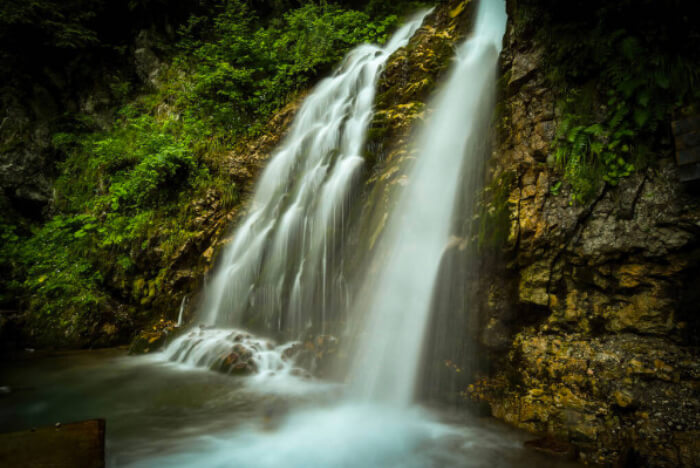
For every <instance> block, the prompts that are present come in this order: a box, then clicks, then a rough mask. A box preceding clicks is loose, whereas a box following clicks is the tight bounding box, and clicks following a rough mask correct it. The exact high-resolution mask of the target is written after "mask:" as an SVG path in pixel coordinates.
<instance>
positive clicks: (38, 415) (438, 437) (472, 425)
mask: <svg viewBox="0 0 700 468" xmlns="http://www.w3.org/2000/svg"><path fill="white" fill-rule="evenodd" d="M35 354H36V353H35ZM35 354H26V355H25V356H23V357H22V358H21V359H18V360H15V361H11V362H5V363H3V374H2V381H3V382H4V384H7V385H10V386H11V388H12V391H11V392H10V393H9V394H5V395H0V431H12V430H22V429H26V428H30V427H38V426H42V425H53V424H55V423H56V422H62V423H64V424H65V423H68V422H71V421H77V420H84V419H89V418H95V417H101V418H105V419H106V421H107V425H106V428H107V430H106V434H107V465H108V466H109V467H127V466H138V467H204V468H206V467H234V466H235V467H250V468H253V467H279V466H286V467H358V468H359V467H372V466H375V467H380V466H381V467H387V466H394V467H400V466H421V467H430V466H465V467H482V466H490V467H494V468H495V467H504V468H505V467H522V468H526V467H532V466H538V465H539V466H548V467H549V466H551V467H561V468H565V467H569V466H578V465H574V464H571V463H568V462H564V461H560V460H557V459H552V458H549V457H545V456H543V455H540V454H537V453H535V452H532V451H529V450H527V449H525V448H523V445H522V442H523V441H524V440H526V439H527V438H531V437H532V436H530V435H528V434H524V433H521V432H518V431H514V430H512V429H510V428H507V427H506V426H505V425H502V424H500V423H498V422H496V421H494V420H492V419H491V418H485V417H475V416H473V415H470V414H469V413H467V412H456V411H455V410H454V409H441V408H439V407H437V408H436V407H432V408H422V407H414V408H412V409H410V410H408V411H404V410H402V411H396V410H391V409H388V408H386V407H384V408H381V407H378V406H376V405H371V404H365V405H363V404H351V403H347V404H342V405H338V404H337V401H338V399H339V395H340V393H341V389H340V388H339V386H338V385H333V384H328V383H323V382H305V386H297V387H294V386H292V387H288V386H283V387H274V386H270V385H266V384H264V383H263V382H260V381H255V379H250V378H247V377H232V376H227V375H224V374H220V373H216V372H211V371H208V370H200V369H197V368H192V367H187V366H183V365H180V364H175V363H167V362H165V361H163V360H159V359H158V358H154V357H133V356H127V354H126V351H125V350H114V349H113V350H101V351H80V352H69V353H58V354H53V355H39V356H37V355H35Z"/></svg>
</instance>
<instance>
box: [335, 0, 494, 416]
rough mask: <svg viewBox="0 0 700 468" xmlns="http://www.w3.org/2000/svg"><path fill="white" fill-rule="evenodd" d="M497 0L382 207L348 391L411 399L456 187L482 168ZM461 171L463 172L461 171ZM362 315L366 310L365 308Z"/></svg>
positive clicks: (486, 3) (403, 401)
mask: <svg viewBox="0 0 700 468" xmlns="http://www.w3.org/2000/svg"><path fill="white" fill-rule="evenodd" d="M505 25H506V13H505V5H504V1H503V0H483V1H482V2H481V3H480V5H479V9H478V13H477V19H476V24H475V27H474V31H473V34H472V36H471V37H470V38H468V40H467V41H466V42H465V43H464V44H463V45H461V46H460V48H459V49H458V51H457V60H456V63H455V65H454V66H453V69H452V71H451V75H450V77H449V79H448V81H447V83H446V84H445V87H444V89H443V90H442V91H441V93H440V94H439V95H438V96H437V98H436V101H435V103H434V106H433V107H434V112H433V114H432V116H431V117H430V119H429V121H428V123H427V124H426V126H425V128H424V129H423V131H422V133H421V135H420V136H419V138H418V140H417V152H418V154H417V158H416V161H415V164H414V165H413V167H412V168H411V169H410V171H409V174H408V181H409V182H408V184H407V186H406V187H405V188H404V190H403V192H402V193H401V194H400V198H399V200H398V203H397V205H396V208H395V209H394V211H393V212H392V213H391V214H390V218H389V225H388V226H387V229H386V234H385V235H384V237H383V239H382V241H381V244H380V245H379V251H378V252H379V253H378V254H377V256H379V257H380V258H383V259H384V263H383V265H382V266H381V268H380V270H379V273H378V274H377V275H372V276H371V277H369V278H368V280H367V282H368V284H366V285H365V286H364V288H363V289H362V290H361V295H360V297H362V298H363V299H362V300H361V301H360V302H358V303H357V304H356V305H355V308H356V309H365V310H357V311H356V312H357V315H359V316H361V317H363V318H362V320H361V322H362V327H361V328H363V329H364V330H365V332H364V333H363V336H362V338H361V339H360V343H359V346H358V349H357V351H356V354H355V361H354V364H353V368H352V371H351V379H350V381H351V388H350V389H349V391H350V394H351V395H354V396H360V397H362V398H364V399H369V400H375V401H384V402H392V403H393V404H397V405H407V404H409V403H410V402H411V401H412V400H413V396H414V392H415V387H416V378H417V373H418V369H419V363H420V357H421V352H422V347H423V342H424V339H425V335H426V328H427V326H428V322H429V315H430V304H431V299H432V294H433V290H434V287H435V281H436V277H437V274H438V269H439V266H440V262H441V258H442V255H443V252H444V251H445V249H446V248H447V247H448V243H449V238H450V233H451V232H450V229H451V227H452V217H453V214H454V211H455V205H456V201H457V198H458V193H459V191H460V190H464V191H465V192H466V193H474V192H475V191H476V189H477V188H478V187H477V186H473V187H460V182H462V180H465V181H466V182H467V183H468V182H469V181H471V180H474V179H475V178H470V177H468V175H469V173H470V171H472V170H473V168H475V167H478V166H479V165H480V158H481V157H483V151H479V148H480V147H482V146H483V141H484V140H485V139H486V138H488V127H489V124H490V116H491V110H492V104H493V96H494V85H495V81H496V68H497V62H498V56H499V53H500V50H501V47H502V45H501V43H502V39H503V35H504V33H505ZM465 176H466V177H465ZM363 312H364V313H363Z"/></svg>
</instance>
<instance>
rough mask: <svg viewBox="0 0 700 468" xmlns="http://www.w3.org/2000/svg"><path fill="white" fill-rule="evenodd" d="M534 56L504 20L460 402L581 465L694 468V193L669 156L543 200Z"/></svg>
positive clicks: (540, 80) (542, 91) (699, 212)
mask: <svg viewBox="0 0 700 468" xmlns="http://www.w3.org/2000/svg"><path fill="white" fill-rule="evenodd" d="M510 9H511V18H512V17H513V16H514V15H517V11H513V10H514V9H516V10H517V6H516V5H515V2H512V4H511V5H510ZM542 57H543V50H542V48H541V47H540V46H539V45H538V44H537V43H535V42H534V41H533V40H532V39H529V38H528V37H523V36H522V35H521V36H519V35H518V33H517V32H516V28H514V27H513V24H512V22H511V24H510V27H509V31H508V33H507V37H506V47H505V50H504V53H503V56H502V62H503V65H502V66H503V76H504V77H506V78H507V81H506V82H505V83H504V85H503V92H502V97H501V99H502V103H501V109H502V114H501V115H500V116H499V119H500V120H499V129H498V130H499V131H498V133H499V135H498V143H497V148H496V152H495V158H494V159H493V161H492V166H493V167H492V174H491V177H492V180H493V185H494V186H498V187H499V189H501V190H503V193H504V194H505V195H506V196H505V197H503V200H502V201H501V203H502V204H503V208H504V210H503V211H504V212H505V213H506V216H505V218H504V220H503V222H504V223H505V228H506V229H505V232H506V235H505V236H504V244H503V245H501V246H500V247H499V248H498V249H493V250H492V254H493V258H490V261H489V262H486V264H485V265H486V266H485V267H484V271H483V272H482V275H481V280H480V290H481V291H483V294H482V296H483V298H484V300H483V301H482V303H481V304H480V310H481V318H480V320H481V334H480V342H481V345H482V346H483V347H484V348H485V349H486V350H488V352H489V353H490V356H491V357H492V359H493V361H492V365H491V369H490V371H489V372H486V373H485V375H484V377H483V378H482V379H481V380H479V381H478V382H476V383H475V384H474V385H472V386H470V388H469V392H468V393H470V394H471V396H472V397H474V398H475V399H477V400H481V401H485V402H488V403H489V404H490V406H491V410H492V413H493V414H494V415H495V416H496V417H498V418H501V419H503V420H505V421H507V422H509V423H511V424H513V425H516V426H518V427H521V428H524V429H527V430H529V431H532V432H536V433H542V434H549V435H551V436H554V437H556V438H559V439H564V440H567V441H570V442H572V443H573V444H575V445H576V446H577V448H578V449H579V450H580V455H579V456H580V459H581V460H583V461H585V462H587V463H601V464H613V465H616V466H618V465H623V464H625V463H630V464H631V465H629V466H639V465H643V464H648V465H650V466H696V465H695V464H696V463H697V460H699V459H700V442H699V441H700V399H699V396H698V391H697V388H698V371H699V370H700V364H699V363H700V361H699V359H698V358H699V356H698V347H697V345H698V334H697V331H698V319H697V312H696V311H697V305H696V304H697V302H696V300H697V296H698V290H700V288H699V286H700V284H699V283H698V276H697V272H698V268H699V267H700V262H699V260H700V248H699V247H700V244H699V243H698V241H700V198H698V197H697V196H696V195H694V194H693V188H692V187H688V186H684V185H683V184H681V183H680V181H679V175H678V172H677V168H676V166H675V164H674V161H673V160H672V159H671V156H672V153H671V151H670V148H669V151H668V152H665V151H661V152H660V153H659V154H658V163H657V164H656V165H655V166H654V167H653V168H650V169H646V170H643V171H640V172H637V173H634V174H633V175H632V176H630V177H628V178H625V179H623V180H622V181H621V182H620V184H619V185H618V186H615V187H611V186H607V187H604V188H602V189H601V190H600V191H599V193H597V195H596V196H595V197H594V199H593V200H592V201H590V202H587V203H584V204H579V203H570V196H569V195H570V194H569V193H568V192H567V188H566V187H563V188H562V190H561V192H559V190H552V187H553V186H554V184H555V182H556V181H558V180H559V179H560V176H559V175H557V174H556V171H555V170H554V169H552V168H551V167H550V166H549V165H548V164H547V158H548V155H549V149H550V146H551V142H552V139H553V138H554V132H555V129H556V127H557V124H558V119H559V118H560V116H559V115H558V113H557V112H556V111H555V98H556V96H555V93H556V90H552V89H551V88H549V87H548V85H547V82H546V81H545V74H546V72H547V69H546V67H545V66H544V63H543V60H542ZM555 192H556V194H555ZM496 251H497V252H496Z"/></svg>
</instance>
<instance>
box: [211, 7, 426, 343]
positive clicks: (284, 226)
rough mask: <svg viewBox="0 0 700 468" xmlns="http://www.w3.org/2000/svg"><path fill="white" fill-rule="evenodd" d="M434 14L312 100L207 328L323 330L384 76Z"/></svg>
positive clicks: (228, 255)
mask: <svg viewBox="0 0 700 468" xmlns="http://www.w3.org/2000/svg"><path fill="white" fill-rule="evenodd" d="M427 13H428V12H422V13H421V14H419V15H418V16H416V17H415V18H413V19H412V20H411V21H409V22H408V23H407V24H406V25H404V26H403V27H401V28H400V29H399V30H398V31H397V32H396V33H395V34H394V35H393V37H392V38H391V40H390V41H389V42H388V43H387V44H386V45H385V46H384V47H379V46H376V45H370V44H364V45H361V46H359V47H357V48H356V49H354V50H353V51H352V52H350V54H348V56H347V57H346V59H345V61H344V62H343V64H342V65H341V67H340V68H339V69H338V70H337V71H336V72H335V74H334V75H333V76H331V77H330V78H327V79H325V80H323V81H322V82H321V83H319V85H318V86H317V87H316V89H315V90H314V91H313V92H312V93H311V94H310V95H309V96H308V97H307V98H306V100H305V101H304V103H303V105H302V107H301V109H300V110H299V112H298V114H297V116H296V118H295V120H294V123H293V124H292V128H291V130H290V132H289V135H288V136H287V137H286V139H285V141H284V142H283V143H282V144H281V145H280V147H279V148H278V149H277V151H276V152H275V154H274V155H273V157H272V159H271V160H270V162H269V164H268V165H267V168H266V169H265V171H264V172H263V174H262V177H261V179H260V181H259V183H258V186H257V189H256V192H255V196H254V199H253V202H252V204H251V207H250V211H249V214H248V216H247V217H246V218H245V219H244V220H243V221H242V222H241V224H240V227H239V228H238V229H237V230H236V231H235V232H234V234H233V241H232V242H231V244H230V245H229V246H228V247H226V249H225V251H224V253H223V258H222V259H221V261H220V263H219V266H218V269H217V270H216V272H215V274H214V275H213V278H212V280H211V282H210V284H209V287H208V288H207V289H206V291H205V300H204V303H203V305H202V307H201V316H200V318H201V320H202V321H203V322H205V323H207V324H210V325H216V326H219V327H232V326H240V325H241V324H242V323H243V322H244V321H245V319H246V318H249V317H250V316H251V315H254V316H255V318H256V321H257V323H258V328H259V329H262V330H263V331H268V332H276V331H280V330H282V329H284V330H285V332H288V334H289V335H294V334H295V333H297V334H298V333H300V332H301V331H303V330H305V329H306V328H308V327H309V326H311V325H316V326H317V328H322V327H323V322H324V321H325V319H327V318H328V317H327V315H326V311H328V310H333V308H334V306H335V305H336V304H337V303H338V301H339V299H338V297H337V295H336V294H334V293H335V291H336V287H335V286H336V285H337V284H338V282H339V281H341V282H342V276H341V275H340V266H341V265H342V255H340V253H339V252H338V248H339V247H340V246H339V241H340V240H341V239H342V232H343V229H344V227H345V217H346V216H345V215H346V209H347V206H346V205H347V202H348V196H349V194H350V193H351V191H352V187H353V185H354V182H355V180H356V179H357V176H358V175H359V173H360V170H361V167H362V165H363V158H362V151H363V148H364V144H365V140H366V133H367V127H368V125H369V122H370V120H371V118H372V115H373V105H374V96H375V92H376V84H377V80H378V77H379V75H380V73H381V71H382V70H383V67H384V64H385V63H386V61H387V59H388V58H389V56H391V55H392V54H393V53H394V52H395V51H396V50H398V49H399V48H400V47H402V46H404V45H406V43H407V42H408V40H409V39H410V38H411V36H412V35H413V34H414V33H415V32H416V30H417V29H418V28H419V27H420V25H421V24H422V22H423V19H424V18H425V16H426V15H427Z"/></svg>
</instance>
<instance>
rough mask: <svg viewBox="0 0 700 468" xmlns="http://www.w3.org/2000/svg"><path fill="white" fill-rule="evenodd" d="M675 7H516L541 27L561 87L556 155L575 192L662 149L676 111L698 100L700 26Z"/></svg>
mask: <svg viewBox="0 0 700 468" xmlns="http://www.w3.org/2000/svg"><path fill="white" fill-rule="evenodd" d="M678 9H680V10H682V8H681V7H680V6H679V7H678ZM674 12H675V10H674V9H667V8H665V7H660V6H659V5H658V4H655V2H652V1H649V0H645V1H642V2H632V1H630V0H625V1H623V2H612V3H611V2H602V1H596V2H593V4H591V5H587V7H586V8H576V9H573V8H572V9H568V8H556V7H554V6H551V7H550V6H548V1H544V2H542V1H539V2H535V1H532V0H528V1H525V2H523V4H522V5H521V6H520V7H519V14H518V16H517V17H516V23H518V25H517V27H518V29H519V30H520V31H521V32H522V31H528V30H534V31H535V37H536V40H537V41H538V42H539V43H540V44H542V45H543V46H544V47H545V50H546V52H547V53H546V62H547V65H548V70H549V74H548V80H549V82H550V84H551V86H552V87H553V89H555V90H558V91H559V92H560V94H561V100H560V105H559V111H560V115H561V118H560V121H559V128H558V131H557V135H556V138H555V141H554V143H553V158H552V160H551V161H550V162H551V163H555V164H556V165H557V166H558V167H560V168H561V170H562V174H563V177H564V180H566V181H567V182H569V183H570V184H571V186H572V192H573V195H572V196H573V201H577V202H585V201H587V200H589V199H590V198H591V197H592V196H593V195H594V194H595V193H596V192H597V191H598V190H599V189H600V187H601V185H602V184H610V185H616V184H617V183H619V181H620V180H621V179H622V178H624V177H627V176H628V175H630V174H631V173H632V172H633V171H634V170H636V169H642V168H643V167H645V166H646V165H647V164H648V163H649V162H650V161H653V159H652V158H650V155H651V154H653V153H659V152H664V151H665V150H664V148H662V147H661V146H660V145H659V142H660V141H661V140H663V139H664V138H665V137H666V136H667V135H668V134H669V125H668V124H669V120H670V116H671V113H672V112H673V111H674V110H676V109H678V108H679V107H682V106H685V105H689V104H692V103H694V102H697V101H698V99H700V89H698V87H697V83H698V79H699V78H700V54H699V53H698V50H697V48H695V47H693V46H692V45H691V44H694V43H696V42H697V41H698V40H700V34H698V32H697V30H693V29H692V28H691V27H690V26H689V25H688V24H687V23H688V21H689V19H688V18H687V17H683V16H682V15H676V14H674ZM660 18H663V19H664V20H660Z"/></svg>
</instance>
